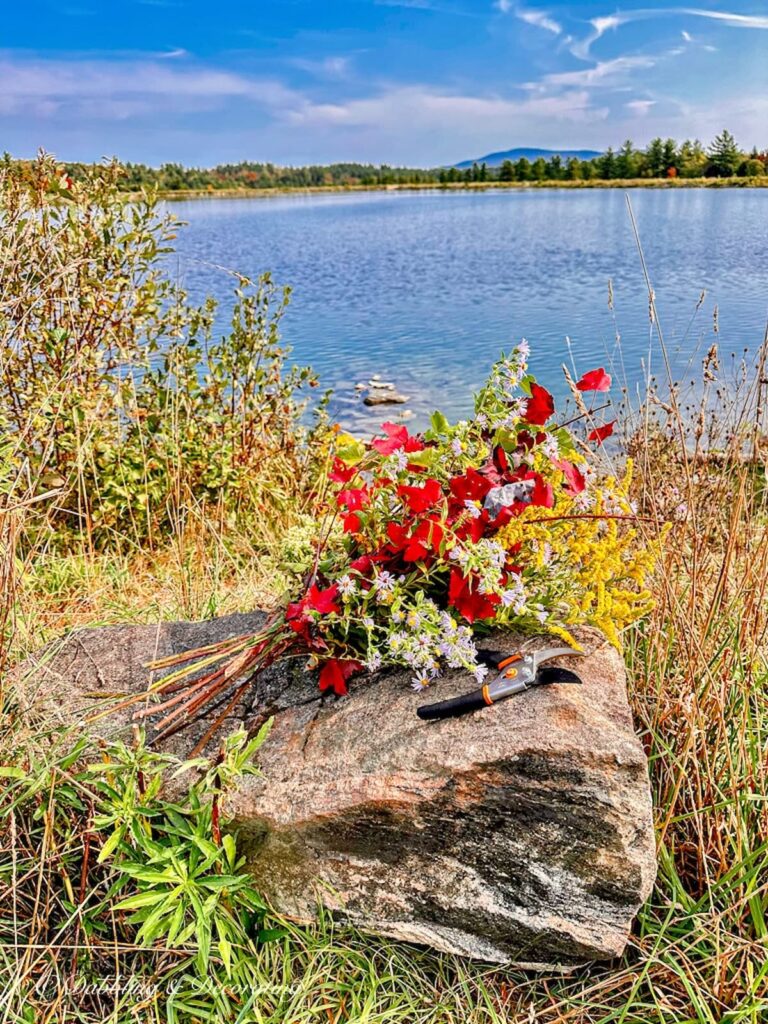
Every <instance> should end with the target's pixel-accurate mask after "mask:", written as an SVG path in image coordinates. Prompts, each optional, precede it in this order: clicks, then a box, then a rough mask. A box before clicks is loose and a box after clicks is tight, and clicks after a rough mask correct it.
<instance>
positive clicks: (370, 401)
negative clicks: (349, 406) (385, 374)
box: [363, 388, 408, 405]
mask: <svg viewBox="0 0 768 1024" xmlns="http://www.w3.org/2000/svg"><path fill="white" fill-rule="evenodd" d="M407 401H408V398H407V397H406V396H405V395H401V394H400V392H399V391H395V390H394V388H384V389H383V390H379V389H378V388H377V389H375V390H374V389H372V390H371V391H369V392H368V394H367V395H366V396H365V398H364V399H363V403H364V404H365V405H405V403H406V402H407Z"/></svg>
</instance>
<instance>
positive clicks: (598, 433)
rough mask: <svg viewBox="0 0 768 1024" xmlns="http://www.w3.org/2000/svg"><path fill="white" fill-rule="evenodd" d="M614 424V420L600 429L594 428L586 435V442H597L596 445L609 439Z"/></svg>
mask: <svg viewBox="0 0 768 1024" xmlns="http://www.w3.org/2000/svg"><path fill="white" fill-rule="evenodd" d="M615 422H616V420H611V422H610V423H605V424H603V426H602V427H595V429H594V430H593V431H591V433H589V434H587V440H588V441H597V443H598V444H602V443H603V441H604V440H605V439H606V437H610V436H611V434H612V433H613V426H614V424H615Z"/></svg>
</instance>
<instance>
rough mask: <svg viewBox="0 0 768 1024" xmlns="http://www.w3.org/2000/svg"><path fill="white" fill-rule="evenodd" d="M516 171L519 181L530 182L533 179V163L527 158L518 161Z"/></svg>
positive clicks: (522, 157)
mask: <svg viewBox="0 0 768 1024" xmlns="http://www.w3.org/2000/svg"><path fill="white" fill-rule="evenodd" d="M515 169H516V171H517V180H518V181H530V180H531V178H532V177H533V174H532V171H531V161H530V160H529V159H528V158H527V157H525V156H521V157H520V159H519V160H518V161H517V166H516V168H515Z"/></svg>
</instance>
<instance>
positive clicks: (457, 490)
mask: <svg viewBox="0 0 768 1024" xmlns="http://www.w3.org/2000/svg"><path fill="white" fill-rule="evenodd" d="M491 487H492V484H491V481H490V480H488V479H487V478H486V477H484V476H482V475H481V474H480V473H478V472H477V470H476V469H471V468H470V469H468V470H467V471H466V473H464V474H463V475H462V476H455V477H453V479H452V480H451V482H450V488H451V494H452V495H453V497H454V498H455V499H456V500H458V501H460V502H462V503H463V502H465V501H482V500H483V498H484V497H485V496H486V494H487V493H488V491H490V489H491Z"/></svg>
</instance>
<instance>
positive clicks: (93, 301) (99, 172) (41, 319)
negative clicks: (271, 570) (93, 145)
mask: <svg viewBox="0 0 768 1024" xmlns="http://www.w3.org/2000/svg"><path fill="white" fill-rule="evenodd" d="M120 174H121V172H120V169H119V168H118V167H117V166H116V165H107V166H104V167H100V168H91V169H89V170H88V172H87V174H86V176H85V177H84V178H83V179H82V180H79V181H77V182H75V181H72V180H71V179H70V178H69V177H67V176H66V174H64V173H63V172H62V170H61V169H60V168H59V167H58V166H57V165H56V163H55V162H54V160H53V159H52V158H51V157H48V156H41V157H40V158H39V159H38V161H37V162H36V163H35V164H34V165H33V166H32V168H29V167H27V168H25V169H24V173H23V174H22V173H21V171H20V168H19V165H15V164H12V163H11V162H10V161H6V163H5V165H4V166H2V167H0V226H2V231H0V263H2V266H3V268H4V282H3V293H2V296H1V297H0V345H1V348H0V351H2V352H3V356H2V360H1V361H0V416H1V417H2V418H3V419H4V420H5V422H6V423H7V427H8V429H9V430H10V432H11V433H12V435H13V436H14V438H15V440H16V452H15V456H16V459H15V464H16V466H17V467H22V466H23V467H24V471H25V472H26V473H27V474H28V475H29V476H30V477H31V478H32V479H34V480H35V481H36V483H37V487H38V490H39V492H47V491H53V492H54V493H53V494H52V496H51V498H50V500H47V501H45V502H42V503H41V504H38V506H37V509H38V513H39V514H38V516H37V519H36V522H37V529H38V533H39V534H42V535H43V536H45V537H47V538H49V539H52V540H53V542H54V544H55V545H56V546H58V547H64V546H66V545H67V544H70V545H71V544H72V543H73V541H75V540H77V539H78V538H83V539H85V541H86V542H87V544H88V547H89V549H93V548H104V547H120V546H124V545H125V544H126V543H129V544H132V545H136V544H142V545H143V544H150V545H155V544H156V543H158V541H160V540H162V539H163V538H164V537H167V535H168V534H169V533H173V532H174V531H175V530H178V529H180V528H181V527H182V526H183V525H184V524H185V523H186V521H187V520H188V519H189V518H190V517H191V516H196V515H202V516H205V517H212V518H214V519H215V521H216V522H218V523H219V524H222V523H229V524H232V523H248V525H249V526H250V527H253V528H254V529H258V530H259V531H261V532H262V533H267V532H268V531H269V530H270V529H274V525H275V523H276V522H279V521H280V520H281V517H283V516H284V515H285V513H286V509H287V508H288V507H289V505H291V504H292V502H293V499H294V498H298V504H299V505H301V504H304V505H307V504H311V500H312V495H313V493H314V488H315V483H316V480H317V475H318V472H320V471H321V470H322V466H323V465H324V458H323V454H324V451H325V448H326V445H327V438H328V433H327V424H326V422H325V418H324V416H323V414H322V410H323V403H322V402H321V403H319V406H318V411H319V416H318V419H317V422H316V424H315V427H314V428H312V429H308V428H307V427H305V426H304V425H303V422H304V421H303V417H304V415H305V412H306V399H305V398H302V397H301V396H300V394H299V393H300V392H301V391H302V390H304V389H306V388H311V387H315V386H316V384H317V381H316V379H315V377H314V376H313V375H312V373H311V371H310V370H309V369H297V368H289V367H288V365H287V356H288V352H289V350H288V349H286V348H285V347H283V346H282V345H281V342H280V336H279V323H280V319H281V317H282V315H283V312H284V310H285V306H286V303H287V301H288V290H287V289H285V290H282V291H281V290H280V289H278V288H277V287H276V286H275V285H274V284H273V282H272V281H271V279H270V278H269V276H268V275H267V276H264V277H263V278H261V280H260V281H258V282H256V283H253V282H250V281H248V280H247V279H245V278H239V284H238V288H237V290H236V293H235V300H236V301H235V306H234V312H233V316H232V323H231V328H230V330H229V331H228V333H227V334H225V335H224V336H223V337H221V338H220V339H219V340H217V341H216V340H214V329H215V322H216V304H215V303H214V301H213V300H210V299H209V300H208V301H206V302H205V303H203V305H202V306H195V305H193V304H191V303H190V302H189V300H188V297H187V295H186V294H185V292H184V291H183V290H182V289H181V288H180V287H179V286H178V285H177V284H176V283H174V282H173V281H172V280H171V278H170V277H169V275H168V273H167V270H166V265H165V263H164V261H165V260H166V258H167V256H168V254H169V253H170V252H171V251H172V248H171V246H172V242H173V239H174V237H175V234H176V232H177V230H178V228H179V226H180V225H179V222H178V221H176V220H175V219H174V218H173V217H172V216H170V215H166V214H163V213H161V212H160V211H159V210H158V207H157V205H156V201H155V198H154V196H153V195H151V194H146V195H144V196H142V197H141V198H139V199H137V200H135V201H133V202H130V203H129V202H127V201H126V198H125V196H124V195H121V194H120V192H119V190H118V181H119V179H120ZM315 456H318V457H315Z"/></svg>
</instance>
